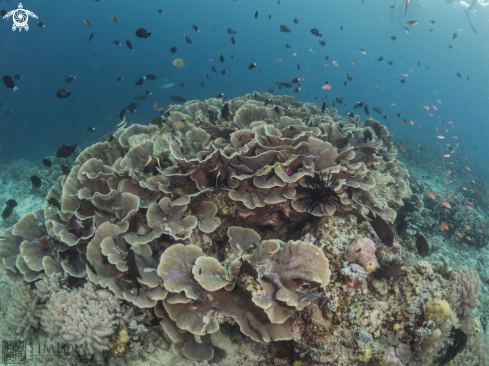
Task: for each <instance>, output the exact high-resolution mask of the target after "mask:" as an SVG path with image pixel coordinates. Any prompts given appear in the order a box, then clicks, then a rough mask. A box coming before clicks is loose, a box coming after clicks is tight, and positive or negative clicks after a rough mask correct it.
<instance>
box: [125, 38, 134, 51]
mask: <svg viewBox="0 0 489 366" xmlns="http://www.w3.org/2000/svg"><path fill="white" fill-rule="evenodd" d="M126 46H127V48H129V49H130V50H131V51H133V52H134V48H133V47H132V43H131V41H129V40H128V41H126Z"/></svg>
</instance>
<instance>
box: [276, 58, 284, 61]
mask: <svg viewBox="0 0 489 366" xmlns="http://www.w3.org/2000/svg"><path fill="white" fill-rule="evenodd" d="M283 60H284V59H283V58H280V57H279V58H278V59H276V60H275V61H277V62H282V61H283Z"/></svg>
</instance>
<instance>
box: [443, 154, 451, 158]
mask: <svg viewBox="0 0 489 366" xmlns="http://www.w3.org/2000/svg"><path fill="white" fill-rule="evenodd" d="M450 156H451V155H450V154H445V155H443V157H444V158H449V157H450Z"/></svg>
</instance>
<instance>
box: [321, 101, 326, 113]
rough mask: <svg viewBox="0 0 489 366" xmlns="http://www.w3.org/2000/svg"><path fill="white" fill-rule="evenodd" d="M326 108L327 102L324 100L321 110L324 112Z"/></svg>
mask: <svg viewBox="0 0 489 366" xmlns="http://www.w3.org/2000/svg"><path fill="white" fill-rule="evenodd" d="M325 110H326V102H323V105H322V106H321V112H323V113H324V111H325Z"/></svg>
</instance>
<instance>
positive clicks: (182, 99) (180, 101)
mask: <svg viewBox="0 0 489 366" xmlns="http://www.w3.org/2000/svg"><path fill="white" fill-rule="evenodd" d="M170 99H171V100H173V101H174V102H177V103H185V102H186V101H187V99H185V98H184V97H179V96H176V95H172V96H171V97H170Z"/></svg>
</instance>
